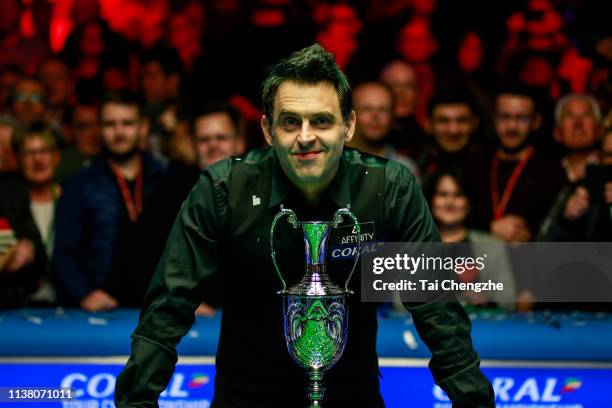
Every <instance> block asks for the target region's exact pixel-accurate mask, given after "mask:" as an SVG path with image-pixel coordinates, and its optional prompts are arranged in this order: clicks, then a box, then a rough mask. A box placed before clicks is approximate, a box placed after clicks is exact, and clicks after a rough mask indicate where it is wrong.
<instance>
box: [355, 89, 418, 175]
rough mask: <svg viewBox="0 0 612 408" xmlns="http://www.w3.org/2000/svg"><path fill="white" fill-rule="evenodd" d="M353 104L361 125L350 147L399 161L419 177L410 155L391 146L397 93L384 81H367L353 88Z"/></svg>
mask: <svg viewBox="0 0 612 408" xmlns="http://www.w3.org/2000/svg"><path fill="white" fill-rule="evenodd" d="M353 107H354V109H355V114H356V119H357V124H356V128H355V137H354V138H353V140H351V143H350V146H351V147H354V148H356V149H358V150H361V151H363V152H365V153H369V154H373V155H376V156H381V157H385V158H387V159H391V160H395V161H397V162H400V163H402V164H403V165H404V166H406V167H408V168H409V169H410V171H411V172H412V173H413V174H415V175H416V176H417V179H418V175H419V172H418V168H417V166H416V164H415V163H414V162H413V161H412V160H411V159H410V158H408V157H406V156H403V155H401V154H399V153H398V152H397V150H395V148H393V146H391V144H390V143H389V136H390V133H391V127H392V125H393V94H392V93H391V90H390V89H389V88H388V87H387V86H386V85H385V84H383V83H380V82H366V83H363V84H361V85H357V86H356V87H355V88H354V89H353Z"/></svg>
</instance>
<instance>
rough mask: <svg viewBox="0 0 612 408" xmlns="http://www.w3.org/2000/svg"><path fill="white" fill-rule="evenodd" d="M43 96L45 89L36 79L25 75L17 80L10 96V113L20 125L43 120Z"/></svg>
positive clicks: (44, 116)
mask: <svg viewBox="0 0 612 408" xmlns="http://www.w3.org/2000/svg"><path fill="white" fill-rule="evenodd" d="M45 97H46V95H45V89H44V87H43V85H42V83H41V82H40V81H39V80H38V79H36V78H32V77H26V78H21V79H20V80H19V81H17V83H16V84H15V90H14V92H13V95H12V98H11V113H12V115H13V117H14V118H15V119H16V120H17V123H19V125H20V126H23V127H28V126H30V124H32V123H34V122H44V121H45V119H46V114H47V107H46V105H45Z"/></svg>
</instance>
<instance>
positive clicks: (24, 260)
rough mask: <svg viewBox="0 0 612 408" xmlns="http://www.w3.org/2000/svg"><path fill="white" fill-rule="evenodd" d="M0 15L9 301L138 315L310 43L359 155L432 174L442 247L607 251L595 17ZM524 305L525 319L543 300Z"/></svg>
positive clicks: (500, 6) (191, 9)
mask: <svg viewBox="0 0 612 408" xmlns="http://www.w3.org/2000/svg"><path fill="white" fill-rule="evenodd" d="M0 10H1V11H2V12H0V302H1V303H0V306H2V307H20V306H27V305H58V304H59V305H76V306H80V307H82V308H84V309H87V310H91V311H95V310H106V309H112V308H115V307H119V306H139V302H140V300H141V298H142V295H143V293H144V291H145V290H146V287H147V285H148V281H149V279H150V276H151V274H152V273H153V269H154V267H155V264H156V262H157V259H158V257H159V255H160V253H161V251H162V249H163V246H164V245H165V239H166V235H167V232H168V230H169V228H170V227H171V225H172V222H173V220H174V217H175V216H176V212H177V211H178V209H179V207H180V204H181V202H182V200H183V199H184V198H185V197H186V195H187V194H188V193H189V191H190V189H191V187H192V186H193V184H194V183H195V182H196V181H197V178H198V176H199V174H200V172H201V170H202V169H203V168H205V167H207V166H209V165H211V164H212V163H214V162H215V161H217V160H220V159H222V158H225V157H228V156H231V155H236V154H241V153H243V152H245V151H247V150H249V149H252V148H257V147H260V146H263V145H264V140H263V137H262V135H261V134H260V129H259V120H260V117H261V106H260V88H259V87H260V84H261V82H262V80H263V79H264V78H265V76H266V75H267V73H268V70H269V69H270V67H271V66H272V64H274V63H275V62H276V61H277V60H278V59H279V58H280V57H281V56H285V55H287V54H288V53H289V52H291V51H294V50H297V49H299V48H301V47H303V46H306V45H309V44H312V43H313V42H315V41H316V42H319V43H320V44H322V45H323V46H324V47H325V48H326V49H327V50H329V51H330V52H332V53H334V54H335V56H336V59H337V62H338V64H339V65H340V66H341V67H342V68H343V69H344V70H345V72H346V73H347V74H348V76H349V80H350V81H351V83H352V86H353V103H354V107H355V110H356V114H357V132H356V136H355V138H354V140H353V142H352V146H353V147H355V148H358V149H360V150H362V151H364V152H368V153H371V154H375V155H380V156H383V157H387V158H390V159H392V160H397V161H399V162H400V163H402V164H404V165H405V166H407V167H408V168H409V169H410V170H411V171H412V172H413V173H414V174H415V175H416V176H417V177H418V178H419V179H420V180H421V184H422V186H423V189H424V191H426V192H430V193H428V194H429V198H430V205H431V208H432V211H433V214H434V218H435V219H436V222H437V223H438V225H439V227H440V230H441V232H442V237H443V239H444V240H445V241H457V240H459V241H469V242H473V243H474V245H476V244H477V242H479V241H481V240H484V241H485V242H496V243H500V242H508V243H512V244H515V243H518V242H527V241H534V240H538V241H611V238H612V236H611V230H612V228H611V220H610V218H611V216H610V204H611V203H612V193H611V191H612V175H611V174H612V173H611V170H610V169H611V168H612V167H611V166H612V160H611V159H610V158H611V157H612V130H611V127H612V78H611V77H610V70H611V66H612V36H611V35H610V30H609V22H608V21H607V18H606V17H607V15H606V13H604V12H602V10H603V6H602V5H600V4H599V3H598V2H591V1H585V0H572V1H568V0H522V1H520V2H504V3H499V2H488V1H485V0H468V1H463V2H456V1H451V0H383V1H378V0H376V1H374V0H360V1H354V2H347V1H333V0H299V1H288V0H256V1H253V2H239V1H232V0H223V1H210V0H199V1H198V0H179V1H172V2H171V1H169V0H147V1H144V0H84V1H80V0H79V1H75V0H54V1H48V0H34V1H32V0H28V1H25V0H0ZM502 252H503V251H502ZM500 253H501V252H500ZM142 254H147V255H148V256H143V255H142ZM499 259H502V261H500V265H501V264H503V263H504V262H506V261H507V260H506V261H504V260H503V259H504V257H503V255H500V258H499ZM508 268H509V269H508V270H511V269H512V268H514V270H516V268H520V266H517V265H511V266H509V267H508ZM502 269H504V268H502ZM504 270H505V269H504ZM504 273H506V272H504ZM510 273H511V272H510ZM480 278H482V277H480ZM512 278H513V284H515V289H516V292H517V293H519V294H522V290H523V289H524V286H525V282H522V281H521V279H520V278H518V277H516V276H514V277H512ZM474 279H477V278H476V277H474ZM211 287H214V285H211ZM213 292H214V291H211V293H210V294H207V296H206V299H203V301H206V302H210V304H212V305H213V306H214V303H215V298H214V296H215V295H214V293H213ZM523 295H524V296H523V297H521V296H520V295H519V300H521V301H524V302H523V303H521V306H520V307H519V309H521V310H526V309H527V308H529V306H528V305H529V304H530V302H531V301H533V300H537V299H533V298H532V297H530V296H532V295H529V294H523ZM466 301H468V302H471V303H474V304H489V302H490V301H492V302H493V303H497V304H498V305H501V306H503V307H505V308H509V307H508V299H489V300H486V301H483V299H476V298H473V296H467V297H466ZM531 303H532V302H531ZM204 312H206V311H205V310H204Z"/></svg>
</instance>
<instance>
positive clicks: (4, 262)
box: [0, 245, 16, 273]
mask: <svg viewBox="0 0 612 408" xmlns="http://www.w3.org/2000/svg"><path fill="white" fill-rule="evenodd" d="M15 247H16V245H13V246H12V247H10V248H9V249H8V250H6V252H3V253H1V254H0V273H5V272H8V271H7V266H8V264H9V262H10V261H11V259H13V254H14V253H15Z"/></svg>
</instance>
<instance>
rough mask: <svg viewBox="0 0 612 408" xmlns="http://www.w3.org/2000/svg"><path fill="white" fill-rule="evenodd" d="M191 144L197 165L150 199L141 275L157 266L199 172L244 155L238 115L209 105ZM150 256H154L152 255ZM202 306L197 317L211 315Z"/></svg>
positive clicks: (211, 296) (172, 177) (174, 176)
mask: <svg viewBox="0 0 612 408" xmlns="http://www.w3.org/2000/svg"><path fill="white" fill-rule="evenodd" d="M192 133H193V136H192V143H193V149H194V150H195V155H196V159H197V163H196V164H195V165H192V166H186V167H183V168H181V169H178V170H176V171H175V172H174V173H171V174H170V175H169V177H168V178H167V179H165V180H164V181H162V182H161V183H160V184H159V186H158V187H157V188H156V189H155V191H154V192H153V194H152V195H151V200H150V205H149V207H148V208H147V209H146V210H145V211H144V213H143V218H142V224H143V230H144V233H143V236H144V237H146V238H145V239H144V240H143V241H142V243H143V245H142V252H143V254H145V253H146V254H147V256H146V259H147V263H146V266H145V271H144V272H143V274H149V275H152V274H153V271H154V269H155V266H157V263H158V262H159V257H160V256H161V254H162V252H163V249H164V247H165V245H166V240H167V239H168V235H169V234H170V229H171V228H172V225H173V224H174V220H175V218H176V214H177V213H178V211H179V209H180V207H181V204H182V203H183V201H184V200H185V198H187V195H188V194H189V191H191V189H192V188H193V186H194V185H195V183H196V181H197V180H198V178H199V177H200V173H201V172H202V169H204V168H206V167H208V166H210V165H211V164H213V163H215V162H217V161H219V160H222V159H225V158H227V157H230V156H234V155H238V154H242V153H244V146H245V136H244V120H243V118H242V117H241V115H240V113H239V111H238V110H237V109H236V108H234V107H233V106H231V105H227V104H209V105H206V106H204V107H203V109H202V110H201V111H200V112H199V113H198V114H197V115H196V117H195V119H194V120H193V126H192ZM152 254H153V255H152ZM215 296H216V295H215V293H213V290H208V292H207V296H206V301H207V302H208V303H211V304H215V303H216V302H215V299H216V298H215ZM211 312H212V309H211V308H210V306H208V305H206V304H202V305H201V306H200V307H199V308H198V310H196V314H210V313H211Z"/></svg>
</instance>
